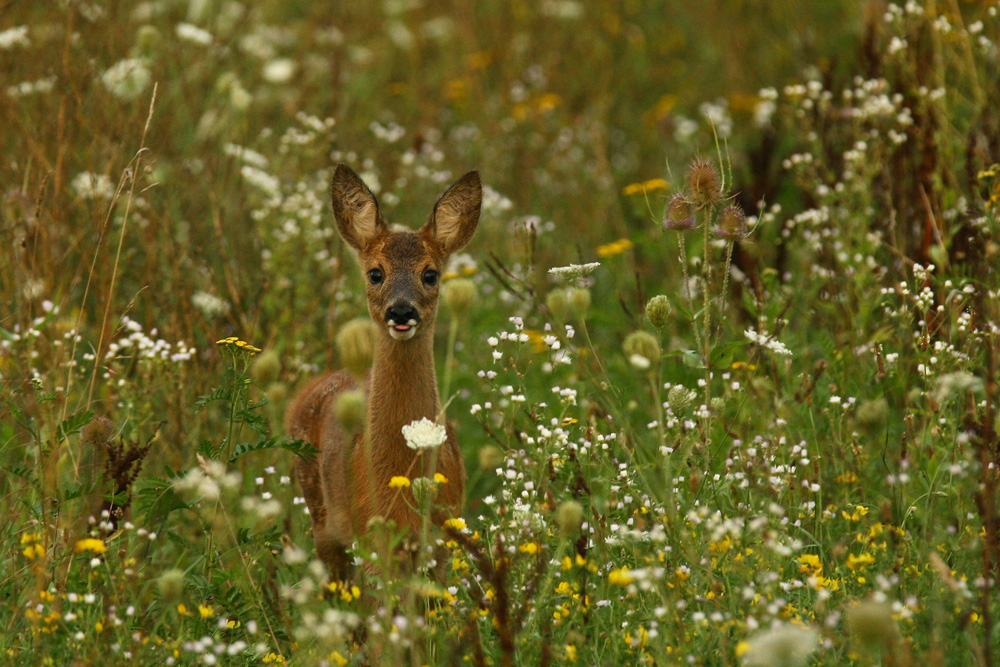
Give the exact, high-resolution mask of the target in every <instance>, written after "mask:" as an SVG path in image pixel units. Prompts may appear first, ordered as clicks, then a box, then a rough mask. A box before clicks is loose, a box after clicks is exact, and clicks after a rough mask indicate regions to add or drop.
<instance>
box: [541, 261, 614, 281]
mask: <svg viewBox="0 0 1000 667" xmlns="http://www.w3.org/2000/svg"><path fill="white" fill-rule="evenodd" d="M600 265H601V263H600V262H588V263H587V264H568V265H566V266H553V267H552V268H551V269H549V273H551V274H552V275H555V276H562V277H563V278H579V277H581V276H585V275H588V274H590V273H592V272H593V271H594V269H596V268H597V267H599V266H600Z"/></svg>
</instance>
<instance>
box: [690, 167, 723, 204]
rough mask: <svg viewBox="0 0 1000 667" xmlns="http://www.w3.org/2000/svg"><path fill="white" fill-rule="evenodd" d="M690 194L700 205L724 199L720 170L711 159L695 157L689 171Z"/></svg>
mask: <svg viewBox="0 0 1000 667" xmlns="http://www.w3.org/2000/svg"><path fill="white" fill-rule="evenodd" d="M687 189H688V195H689V196H690V197H691V199H693V200H694V202H695V203H696V204H698V205H699V206H705V205H707V204H714V203H715V202H717V201H719V200H720V199H722V189H721V186H720V184H719V170H718V169H716V168H715V163H714V162H712V161H711V160H705V159H702V158H695V159H694V160H692V161H691V164H690V165H689V166H688V171H687Z"/></svg>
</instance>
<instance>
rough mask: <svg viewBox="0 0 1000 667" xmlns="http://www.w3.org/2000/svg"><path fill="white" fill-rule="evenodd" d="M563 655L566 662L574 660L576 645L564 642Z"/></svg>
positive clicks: (575, 657) (575, 658)
mask: <svg viewBox="0 0 1000 667" xmlns="http://www.w3.org/2000/svg"><path fill="white" fill-rule="evenodd" d="M563 656H564V657H565V658H566V662H576V660H577V654H576V647H575V646H573V645H572V644H566V645H565V646H563Z"/></svg>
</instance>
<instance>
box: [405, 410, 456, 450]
mask: <svg viewBox="0 0 1000 667" xmlns="http://www.w3.org/2000/svg"><path fill="white" fill-rule="evenodd" d="M403 437H404V438H406V446H407V447H409V448H410V449H416V450H421V449H431V448H433V447H438V446H439V445H442V444H444V441H445V440H447V439H448V432H447V430H446V429H445V427H444V426H442V425H441V424H438V423H435V422H432V421H431V420H430V419H427V418H426V417H424V418H422V419H420V420H418V421H413V422H410V423H409V424H407V425H406V426H404V427H403Z"/></svg>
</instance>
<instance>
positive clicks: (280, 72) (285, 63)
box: [262, 58, 297, 83]
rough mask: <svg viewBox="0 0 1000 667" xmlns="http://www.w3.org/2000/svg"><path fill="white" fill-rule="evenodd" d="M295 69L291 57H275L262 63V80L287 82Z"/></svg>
mask: <svg viewBox="0 0 1000 667" xmlns="http://www.w3.org/2000/svg"><path fill="white" fill-rule="evenodd" d="M296 69H297V67H296V65H295V61H294V60H292V59H291V58H275V59H274V60H270V61H268V62H267V64H265V65H264V70H263V72H262V74H263V76H264V80H265V81H267V82H269V83H288V82H289V81H290V80H291V79H292V77H293V76H295V70H296Z"/></svg>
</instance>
